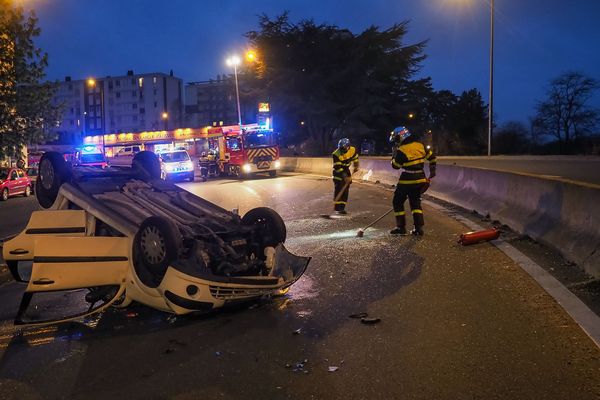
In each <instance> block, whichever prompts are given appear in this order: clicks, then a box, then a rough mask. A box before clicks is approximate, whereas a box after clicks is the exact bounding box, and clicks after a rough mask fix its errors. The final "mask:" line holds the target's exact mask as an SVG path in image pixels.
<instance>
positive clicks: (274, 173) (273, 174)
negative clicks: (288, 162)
mask: <svg viewBox="0 0 600 400" xmlns="http://www.w3.org/2000/svg"><path fill="white" fill-rule="evenodd" d="M269 176H270V177H271V178H275V177H276V176H277V171H276V170H273V171H269Z"/></svg>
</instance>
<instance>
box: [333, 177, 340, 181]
mask: <svg viewBox="0 0 600 400" xmlns="http://www.w3.org/2000/svg"><path fill="white" fill-rule="evenodd" d="M332 178H333V179H334V180H336V181H341V180H342V178H340V177H338V176H332Z"/></svg>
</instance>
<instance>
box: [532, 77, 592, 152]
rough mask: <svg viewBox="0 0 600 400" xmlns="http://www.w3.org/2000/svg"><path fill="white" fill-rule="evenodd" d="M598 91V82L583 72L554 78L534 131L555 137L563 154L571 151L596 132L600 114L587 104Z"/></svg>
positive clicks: (535, 118) (539, 107) (540, 109)
mask: <svg viewBox="0 0 600 400" xmlns="http://www.w3.org/2000/svg"><path fill="white" fill-rule="evenodd" d="M596 89H598V82H597V81H596V80H595V79H592V78H589V77H586V76H584V75H583V74H582V73H580V72H573V71H571V72H566V73H564V74H562V75H561V76H559V77H558V78H555V79H553V80H552V81H551V82H550V85H549V87H548V90H547V95H546V99H545V100H544V101H541V102H539V103H538V105H537V107H536V109H537V112H536V115H535V117H534V120H533V126H534V129H536V130H537V131H538V132H541V133H542V134H545V135H551V136H554V137H555V138H556V139H557V141H558V145H559V152H561V153H564V152H567V153H569V152H571V151H572V150H573V148H572V144H573V140H574V139H576V138H578V137H580V136H581V135H584V134H586V133H590V132H592V131H593V130H594V129H595V128H596V127H597V126H598V123H599V122H600V119H599V115H600V114H599V111H598V110H597V109H593V108H591V107H590V106H588V104H587V103H588V101H589V100H590V98H591V97H592V95H593V93H594V91H595V90H596Z"/></svg>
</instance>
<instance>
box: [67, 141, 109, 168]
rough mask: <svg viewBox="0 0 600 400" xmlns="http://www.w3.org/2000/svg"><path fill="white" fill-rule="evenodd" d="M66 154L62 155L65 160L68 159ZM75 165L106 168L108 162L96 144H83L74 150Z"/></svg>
mask: <svg viewBox="0 0 600 400" xmlns="http://www.w3.org/2000/svg"><path fill="white" fill-rule="evenodd" d="M65 156H66V155H63V157H64V158H65V161H69V160H68V159H67V157H65ZM74 161H75V165H81V166H87V167H98V168H107V167H108V162H107V161H106V157H105V156H104V154H103V153H102V150H101V148H100V147H98V146H94V145H85V146H83V147H82V148H80V149H77V151H76V152H75V159H74Z"/></svg>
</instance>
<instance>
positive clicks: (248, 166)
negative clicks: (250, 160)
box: [242, 164, 252, 172]
mask: <svg viewBox="0 0 600 400" xmlns="http://www.w3.org/2000/svg"><path fill="white" fill-rule="evenodd" d="M242 169H243V170H244V172H250V171H252V165H250V164H244V166H243V167H242Z"/></svg>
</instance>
